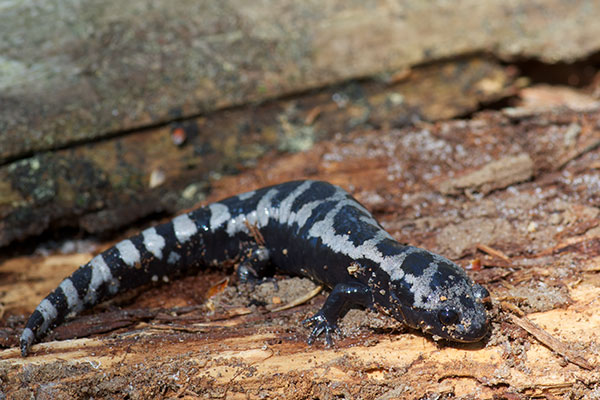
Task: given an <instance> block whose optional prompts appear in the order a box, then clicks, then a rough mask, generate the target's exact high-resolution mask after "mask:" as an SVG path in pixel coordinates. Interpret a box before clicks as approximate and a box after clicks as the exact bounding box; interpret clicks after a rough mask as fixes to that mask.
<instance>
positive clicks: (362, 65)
mask: <svg viewBox="0 0 600 400" xmlns="http://www.w3.org/2000/svg"><path fill="white" fill-rule="evenodd" d="M599 17H600V6H599V5H598V3H597V2H596V1H594V0H576V1H573V0H535V1H532V0H519V1H511V2H506V1H503V0H488V1H486V2H481V1H479V0H455V1H452V2H447V3H444V2H434V1H427V2H423V1H421V0H412V1H384V2H380V1H368V2H353V3H349V2H346V1H341V0H325V1H311V2H306V1H303V2H297V1H293V0H285V1H279V2H278V3H277V5H273V4H271V3H270V2H265V1H262V2H247V1H243V0H226V1H218V2H206V1H204V2H198V1H191V0H185V1H178V2H172V1H168V0H155V1H151V2H148V1H146V0H132V1H128V2H127V3H123V2H122V1H117V0H103V1H94V0H83V1H80V0H51V1H50V0H49V1H45V2H43V3H37V2H21V1H5V2H3V4H2V12H1V13H0V27H2V31H1V32H0V54H2V57H1V58H0V71H2V74H0V132H2V133H3V134H2V135H1V136H0V164H4V163H5V162H6V161H7V160H11V159H17V158H22V157H23V156H24V155H28V154H33V153H36V152H39V151H42V150H51V149H55V148H58V147H65V146H67V145H70V144H73V143H76V142H81V141H87V140H91V139H97V138H101V137H107V136H111V135H114V134H115V133H117V132H122V131H127V130H133V129H139V128H140V127H145V126H153V125H156V124H161V123H165V122H168V121H171V120H172V119H174V118H183V117H190V116H194V115H197V114H200V113H207V112H211V111H214V110H215V109H219V108H223V107H230V106H233V105H240V104H248V103H250V102H254V101H264V100H266V99H271V98H277V97H281V96H282V95H287V94H290V93H293V92H298V91H306V90H309V89H311V88H317V87H323V86H328V85H332V84H336V83H339V82H342V81H346V80H348V79H352V78H362V77H365V76H372V75H375V74H380V73H383V72H387V71H396V70H403V69H407V68H410V67H412V66H414V65H417V64H423V63H429V62H432V61H436V60H440V59H445V58H453V57H457V56H461V55H465V54H474V53H482V52H489V53H494V54H496V55H497V56H498V57H501V58H504V59H509V58H515V57H529V58H535V59H539V60H543V61H547V62H558V61H563V62H571V61H574V60H576V59H581V58H583V57H585V56H587V55H589V54H591V53H593V52H597V51H598V50H599V49H600V26H599V25H598V24H597V23H596V21H598V19H599Z"/></svg>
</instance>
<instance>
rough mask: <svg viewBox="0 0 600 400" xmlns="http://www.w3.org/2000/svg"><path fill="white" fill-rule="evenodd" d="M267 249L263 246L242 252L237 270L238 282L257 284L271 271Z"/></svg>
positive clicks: (251, 247) (256, 246)
mask: <svg viewBox="0 0 600 400" xmlns="http://www.w3.org/2000/svg"><path fill="white" fill-rule="evenodd" d="M270 267H271V258H270V255H269V249H267V248H266V247H264V246H259V245H254V246H250V247H248V248H247V249H245V250H244V251H243V252H242V258H241V260H240V264H239V266H238V268H237V277H238V279H239V281H240V282H248V283H258V282H260V281H261V280H262V279H263V278H264V277H265V276H267V275H268V273H269V272H270V270H271V268H270Z"/></svg>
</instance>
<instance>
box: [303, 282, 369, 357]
mask: <svg viewBox="0 0 600 400" xmlns="http://www.w3.org/2000/svg"><path fill="white" fill-rule="evenodd" d="M372 304H373V297H372V295H371V291H370V289H369V287H368V286H366V285H363V284H362V283H352V284H347V283H339V284H337V285H335V287H334V288H333V290H332V291H331V294H330V295H329V297H328V298H327V300H325V304H323V307H321V309H320V310H319V311H318V312H317V313H316V314H315V315H314V316H312V317H310V318H307V319H306V320H304V321H303V324H305V325H308V326H313V327H314V328H313V330H312V332H311V333H310V335H309V336H308V344H313V342H314V341H315V339H316V338H317V336H319V335H320V334H321V333H323V332H325V342H326V343H327V345H329V346H331V345H332V344H333V341H332V340H331V334H332V333H333V332H334V331H337V329H338V328H337V320H338V319H339V317H340V316H341V314H342V313H343V312H344V311H346V310H347V309H348V308H349V307H350V306H352V305H361V306H364V307H370V306H371V305H372Z"/></svg>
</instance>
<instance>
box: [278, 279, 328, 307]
mask: <svg viewBox="0 0 600 400" xmlns="http://www.w3.org/2000/svg"><path fill="white" fill-rule="evenodd" d="M322 289H323V286H322V285H320V286H317V287H316V288H314V289H313V290H311V291H310V292H308V293H306V294H305V295H303V296H300V297H298V298H296V299H294V300H292V301H290V302H289V303H287V304H284V305H282V306H279V307H277V308H274V309H272V310H271V312H276V311H283V310H287V309H288V308H292V307H296V306H299V305H300V304H303V303H306V302H307V301H309V300H310V299H312V298H313V297H315V296H316V295H318V294H319V292H320V291H321V290H322Z"/></svg>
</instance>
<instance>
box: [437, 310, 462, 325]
mask: <svg viewBox="0 0 600 400" xmlns="http://www.w3.org/2000/svg"><path fill="white" fill-rule="evenodd" d="M438 318H439V320H440V322H441V323H442V324H444V325H454V324H455V323H456V322H457V321H458V313H457V312H456V311H454V310H451V309H448V308H445V309H443V310H440V312H439V313H438Z"/></svg>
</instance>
